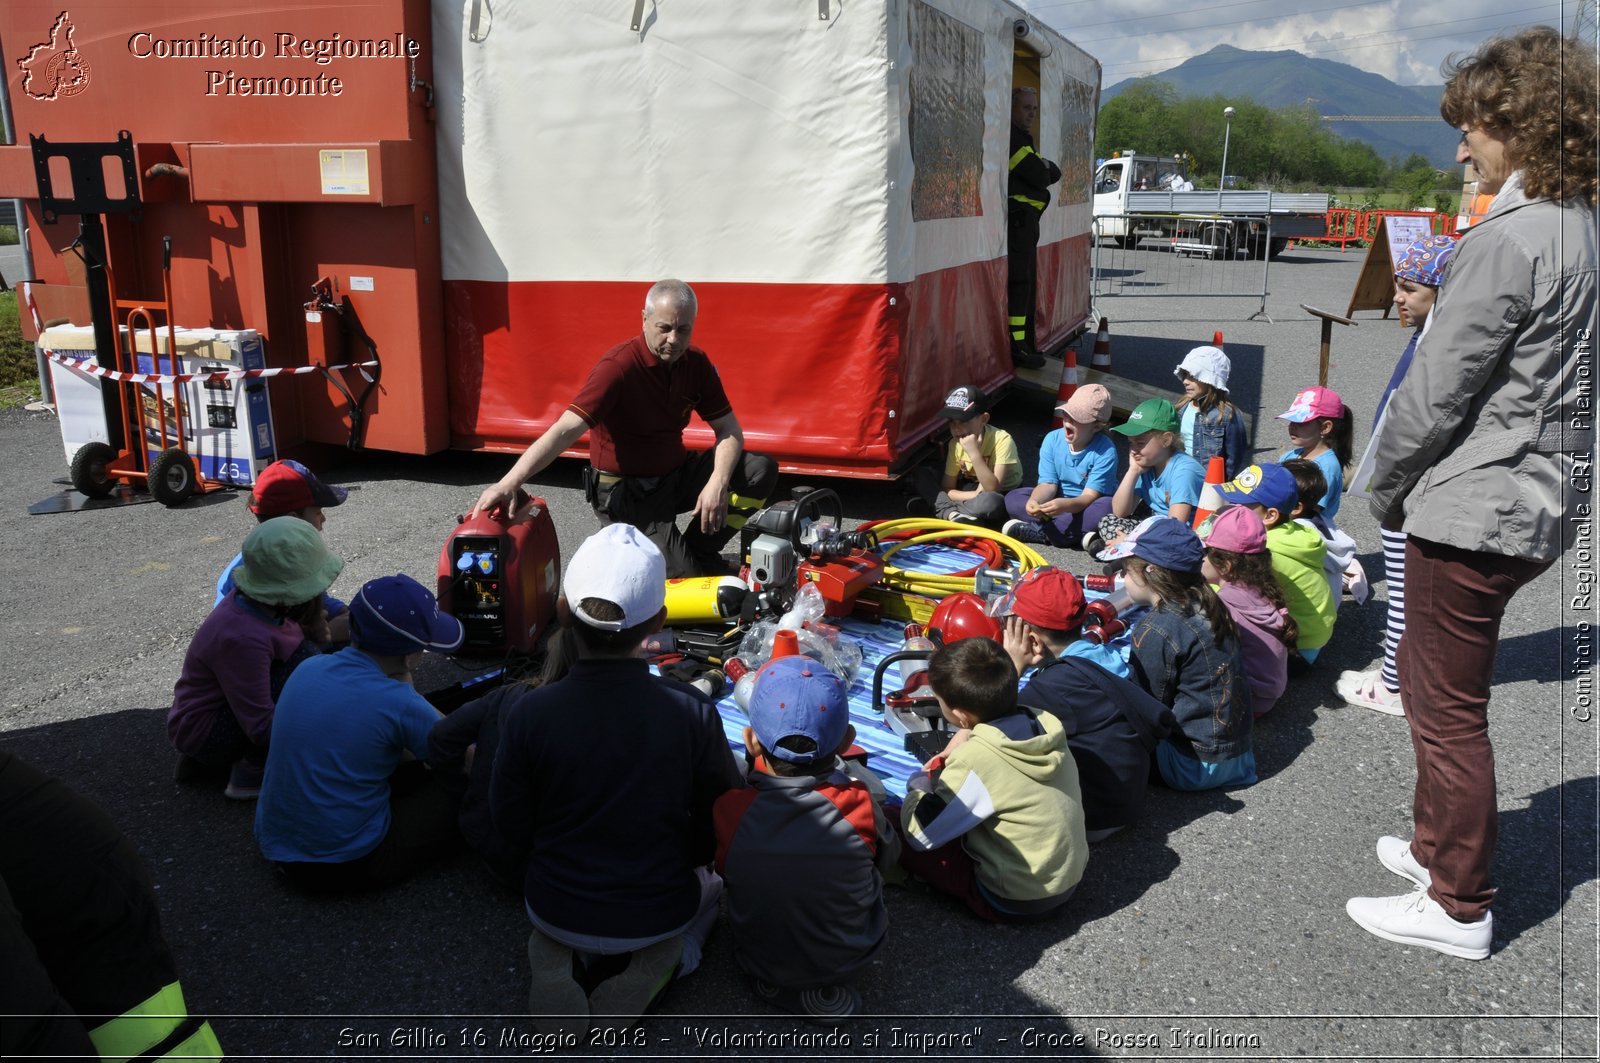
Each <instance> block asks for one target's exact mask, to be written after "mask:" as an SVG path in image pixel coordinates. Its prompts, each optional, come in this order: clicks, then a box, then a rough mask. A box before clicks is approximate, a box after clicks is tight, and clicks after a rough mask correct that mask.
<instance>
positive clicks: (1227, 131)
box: [1217, 107, 1233, 190]
mask: <svg viewBox="0 0 1600 1063" xmlns="http://www.w3.org/2000/svg"><path fill="white" fill-rule="evenodd" d="M1222 118H1223V121H1225V122H1226V123H1227V125H1225V126H1224V127H1223V131H1222V177H1221V179H1220V180H1218V181H1217V188H1218V190H1221V189H1225V188H1227V187H1228V140H1229V138H1230V137H1232V135H1233V108H1232V107H1224V108H1223V109H1222Z"/></svg>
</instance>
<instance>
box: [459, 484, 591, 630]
mask: <svg viewBox="0 0 1600 1063" xmlns="http://www.w3.org/2000/svg"><path fill="white" fill-rule="evenodd" d="M513 512H515V513H516V517H515V518H513V519H509V520H508V519H507V518H506V515H505V513H503V512H500V511H498V510H496V511H494V512H492V513H487V512H486V513H479V514H477V515H476V516H474V517H472V518H471V519H470V520H469V519H466V518H457V520H458V524H457V525H456V529H455V531H453V532H451V533H450V537H449V538H448V539H446V540H445V542H444V549H442V550H440V551H439V607H440V608H442V609H443V610H444V611H445V612H447V613H450V614H452V615H453V616H454V617H455V618H456V619H457V620H459V621H461V626H462V627H463V628H464V629H465V630H466V640H465V641H464V642H463V643H462V647H461V648H462V650H463V651H465V652H468V653H473V652H475V653H479V654H482V655H485V656H491V655H499V654H502V653H531V652H533V649H534V647H535V646H537V645H538V644H539V640H540V639H541V638H542V637H543V636H544V634H545V632H546V631H547V630H548V629H549V628H551V627H553V626H554V624H555V617H556V595H557V594H558V593H560V590H561V546H560V544H559V543H557V542H556V526H555V522H554V521H552V520H551V519H550V507H549V506H547V505H546V504H545V500H544V499H542V498H529V497H528V495H527V494H526V493H524V492H521V491H519V492H517V500H516V502H515V504H514V508H513Z"/></svg>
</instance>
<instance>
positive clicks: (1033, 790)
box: [900, 638, 1089, 923]
mask: <svg viewBox="0 0 1600 1063" xmlns="http://www.w3.org/2000/svg"><path fill="white" fill-rule="evenodd" d="M928 681H929V684H930V685H931V686H932V688H933V694H934V697H936V698H937V699H938V700H939V709H940V711H941V712H943V713H944V718H945V719H946V720H947V721H949V722H950V723H951V724H953V725H954V726H956V727H957V728H959V730H957V731H956V733H955V735H954V737H952V738H951V739H950V742H949V744H948V745H946V746H945V748H944V751H943V752H942V753H940V754H939V755H938V756H936V757H934V758H933V759H932V760H930V761H929V762H928V763H927V764H926V765H924V766H923V769H922V770H921V771H919V772H917V773H916V774H915V775H913V776H912V777H911V778H910V780H908V781H907V783H906V800H905V804H904V805H903V806H902V808H901V811H900V824H901V834H902V835H903V843H904V844H903V845H902V847H901V850H900V863H901V865H902V866H903V867H905V869H906V870H907V871H909V872H911V873H912V874H913V875H916V876H917V877H918V878H920V879H923V880H924V881H926V882H927V883H928V884H929V885H931V886H932V887H933V888H934V889H937V890H939V891H941V892H943V893H948V894H951V895H952V896H954V897H956V898H958V899H959V900H961V901H962V902H964V903H965V904H966V906H967V907H968V908H969V909H970V910H971V911H972V912H973V913H974V914H976V915H977V916H979V917H980V918H982V919H987V920H989V921H991V922H996V923H1022V922H1033V921H1035V920H1039V919H1044V918H1048V917H1049V916H1050V915H1052V914H1054V913H1056V912H1058V911H1060V909H1061V907H1062V906H1063V905H1064V904H1066V902H1067V900H1068V899H1069V898H1070V897H1071V896H1072V893H1073V891H1074V890H1076V889H1077V888H1078V882H1079V880H1081V879H1082V878H1083V869H1084V866H1085V865H1086V864H1087V863H1088V860H1089V850H1088V842H1087V839H1086V838H1085V837H1084V826H1083V797H1082V792H1081V791H1080V790H1079V788H1078V767H1077V764H1076V763H1075V762H1074V761H1073V758H1072V755H1071V753H1070V752H1069V751H1068V749H1067V741H1066V732H1065V730H1064V728H1063V727H1062V725H1061V721H1060V720H1058V719H1056V717H1054V716H1052V715H1051V714H1050V713H1047V712H1042V713H1041V712H1034V711H1033V710H1031V709H1024V708H1021V707H1020V706H1018V704H1017V670H1016V668H1015V666H1013V665H1012V663H1011V658H1010V657H1009V656H1007V655H1006V651H1005V650H1004V649H1003V648H1002V647H1001V645H1000V644H999V643H998V642H995V641H994V640H992V639H987V638H969V639H962V640H961V641H959V642H955V643H952V644H950V645H948V646H946V647H945V648H944V649H942V650H939V651H938V652H937V653H935V654H934V655H933V656H932V657H931V658H930V659H929V661H928Z"/></svg>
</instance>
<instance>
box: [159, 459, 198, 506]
mask: <svg viewBox="0 0 1600 1063" xmlns="http://www.w3.org/2000/svg"><path fill="white" fill-rule="evenodd" d="M196 483H197V481H196V478H195V473H194V462H193V461H192V460H190V458H189V455H188V454H186V453H184V451H183V449H182V448H181V447H168V448H167V449H166V450H163V451H162V452H161V453H160V454H159V455H157V457H156V460H155V464H154V465H152V466H150V493H151V494H152V495H154V496H155V500H156V501H157V502H160V503H161V504H162V505H163V506H177V505H182V504H183V501H184V500H185V499H186V498H188V497H189V496H190V495H192V494H194V489H195V487H196Z"/></svg>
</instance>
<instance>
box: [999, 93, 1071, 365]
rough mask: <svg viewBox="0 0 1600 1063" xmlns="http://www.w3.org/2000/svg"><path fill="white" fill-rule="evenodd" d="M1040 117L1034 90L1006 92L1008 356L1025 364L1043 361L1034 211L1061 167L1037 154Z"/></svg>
mask: <svg viewBox="0 0 1600 1063" xmlns="http://www.w3.org/2000/svg"><path fill="white" fill-rule="evenodd" d="M1038 117H1039V91H1038V90H1037V89H1033V88H1020V89H1015V90H1013V91H1012V93H1011V163H1010V171H1011V175H1010V178H1009V180H1008V181H1007V183H1006V196H1007V207H1008V208H1009V209H1008V210H1007V213H1006V219H1007V226H1006V228H1007V242H1008V247H1009V249H1010V277H1009V279H1008V281H1007V284H1006V302H1007V308H1008V311H1009V315H1010V319H1011V320H1010V324H1011V360H1012V361H1013V362H1015V363H1016V364H1017V365H1019V366H1022V367H1023V368H1025V369H1037V368H1039V367H1040V366H1042V365H1044V355H1042V354H1040V353H1039V349H1038V347H1036V346H1035V344H1034V308H1035V305H1036V304H1037V302H1038V296H1039V215H1041V214H1043V213H1044V208H1045V207H1047V206H1049V205H1050V186H1051V185H1053V184H1055V183H1056V182H1057V181H1059V180H1061V167H1059V166H1057V165H1056V164H1055V163H1053V162H1051V161H1050V160H1049V159H1047V158H1045V157H1044V156H1042V155H1040V154H1039V151H1038V149H1037V148H1035V147H1034V144H1033V123H1034V122H1035V121H1036V120H1037V119H1038Z"/></svg>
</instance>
